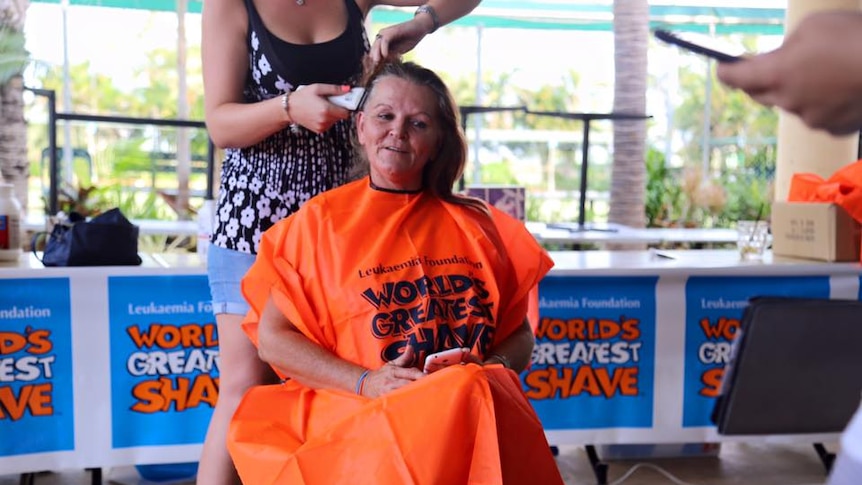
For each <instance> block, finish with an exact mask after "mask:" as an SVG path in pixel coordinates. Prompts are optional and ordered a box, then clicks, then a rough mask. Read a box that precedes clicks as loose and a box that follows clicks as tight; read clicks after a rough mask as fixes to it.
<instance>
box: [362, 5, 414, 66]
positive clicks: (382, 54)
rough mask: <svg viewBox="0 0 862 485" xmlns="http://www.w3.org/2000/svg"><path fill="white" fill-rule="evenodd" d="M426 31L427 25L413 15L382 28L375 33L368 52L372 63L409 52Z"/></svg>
mask: <svg viewBox="0 0 862 485" xmlns="http://www.w3.org/2000/svg"><path fill="white" fill-rule="evenodd" d="M428 32H429V29H428V26H427V25H425V24H423V23H422V22H421V19H419V18H415V17H414V18H413V19H411V20H408V21H407V22H402V23H400V24H395V25H391V26H389V27H386V28H385V29H382V30H381V31H380V32H378V33H377V37H376V38H375V39H374V45H372V46H371V51H370V52H369V53H368V54H369V55H370V56H371V61H372V63H373V64H375V65H376V64H377V63H379V62H380V61H382V60H384V59H395V58H398V57H400V56H401V55H402V54H405V53H407V52H410V51H411V50H413V48H414V47H416V45H417V44H419V41H421V40H422V39H423V38H424V37H425V36H426V35H428Z"/></svg>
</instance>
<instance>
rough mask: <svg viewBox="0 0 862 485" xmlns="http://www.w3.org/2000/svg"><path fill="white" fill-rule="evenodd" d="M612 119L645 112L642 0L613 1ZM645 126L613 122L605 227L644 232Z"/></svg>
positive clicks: (645, 31)
mask: <svg viewBox="0 0 862 485" xmlns="http://www.w3.org/2000/svg"><path fill="white" fill-rule="evenodd" d="M613 10H614V50H615V54H614V67H615V83H614V108H613V109H614V113H625V114H636V115H641V114H644V113H645V112H646V90H647V43H648V40H649V4H648V2H647V0H614V6H613ZM645 156H646V120H616V121H614V162H613V169H612V172H611V199H610V210H609V213H608V221H609V222H614V223H618V224H624V225H627V226H632V227H644V225H645V223H646V216H645V211H644V206H645V203H646V163H645Z"/></svg>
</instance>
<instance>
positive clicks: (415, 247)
mask: <svg viewBox="0 0 862 485" xmlns="http://www.w3.org/2000/svg"><path fill="white" fill-rule="evenodd" d="M491 212H492V217H488V216H486V215H484V214H481V213H479V212H478V211H475V210H473V209H470V208H467V207H463V206H460V205H455V204H451V203H446V202H443V201H440V200H439V199H437V198H435V197H433V196H431V195H429V194H427V193H419V194H404V193H391V192H384V191H377V190H373V189H371V188H370V187H369V184H368V180H367V179H364V180H360V181H357V182H354V183H351V184H347V185H345V186H342V187H340V188H337V189H334V190H331V191H329V192H326V193H324V194H321V195H319V196H317V197H315V198H314V199H312V200H310V201H309V202H308V203H306V204H305V205H304V206H303V208H302V209H301V210H300V211H299V212H297V213H296V214H294V215H293V216H290V217H288V218H287V219H285V220H283V221H281V222H279V223H277V224H276V225H275V226H273V227H272V228H271V229H270V230H268V231H267V232H266V233H265V234H264V236H263V240H262V241H261V245H260V248H261V249H260V251H259V253H258V257H257V260H256V262H255V264H254V265H253V266H252V268H251V269H250V270H249V272H248V273H247V275H246V277H245V278H244V279H243V293H244V294H245V296H246V299H247V300H248V301H249V303H250V305H251V308H252V309H251V311H250V312H249V314H248V315H247V317H246V319H245V322H244V324H243V326H244V329H246V331H247V332H248V334H249V336H250V337H251V338H252V340H253V341H254V342H255V343H256V342H257V333H256V330H257V320H258V318H259V315H260V312H261V311H262V310H263V307H264V304H265V303H266V301H267V299H268V298H269V297H270V296H271V297H272V299H273V302H274V303H275V304H276V306H277V307H278V308H279V309H280V310H281V311H282V313H284V315H285V316H286V317H287V318H288V319H289V320H290V321H291V322H292V323H293V324H294V325H295V326H296V327H297V329H298V330H299V331H300V332H302V333H303V334H304V335H305V336H306V337H307V338H309V339H310V340H311V341H313V342H315V343H316V344H318V345H320V346H321V347H323V348H325V349H327V350H328V351H330V352H332V353H333V354H335V355H336V356H338V357H340V358H342V359H345V360H348V361H350V362H353V363H355V364H357V365H359V366H362V367H365V368H368V369H377V368H379V367H380V366H382V365H383V364H384V363H385V362H387V361H390V360H393V359H395V358H396V357H397V356H399V355H401V353H402V352H403V349H404V348H405V346H407V345H410V346H412V347H413V348H414V350H415V351H416V361H415V362H414V365H415V366H417V367H418V366H419V365H420V364H421V363H422V362H423V361H424V358H425V356H427V355H428V354H431V353H434V352H437V351H440V350H444V349H447V348H455V347H469V348H470V349H471V352H472V353H473V354H474V355H476V356H477V357H479V358H480V359H482V358H485V356H486V353H487V352H488V350H489V349H491V348H493V346H494V345H495V343H496V342H499V341H501V340H502V339H505V338H506V337H508V336H509V335H511V333H512V332H514V331H515V330H516V329H518V328H519V327H520V326H521V325H522V323H523V318H524V315H525V314H526V312H527V308H528V301H529V300H530V299H531V298H530V297H531V290H532V289H534V288H535V287H536V285H537V284H538V281H539V280H540V279H541V278H542V277H543V276H544V275H545V274H546V273H547V271H548V270H549V269H550V268H551V266H552V264H553V263H552V261H551V260H550V258H549V257H548V255H547V253H546V252H545V251H544V250H543V249H541V247H540V246H539V245H538V243H537V242H536V240H535V238H534V237H533V236H532V235H531V234H530V233H529V232H528V231H527V230H526V228H525V227H524V224H523V223H522V222H520V221H518V220H516V219H514V218H512V217H510V216H508V215H506V214H504V213H502V212H500V211H498V210H496V209H494V208H491ZM447 371H448V369H447ZM441 372H442V371H441ZM439 374H440V375H439V376H438V375H437V374H431V375H429V376H428V377H425V378H423V379H421V380H420V381H418V382H416V383H414V384H412V385H410V386H406V387H405V388H403V389H402V390H399V391H398V392H396V393H392V394H391V395H388V396H384V397H381V398H378V399H374V400H370V399H366V398H364V397H359V396H355V395H352V394H350V393H345V392H340V391H332V390H313V389H309V388H306V387H304V386H302V385H301V384H298V383H297V382H295V381H288V382H287V383H285V384H283V385H280V386H272V387H259V388H255V389H253V390H252V391H250V392H249V393H248V394H247V395H246V397H245V398H244V400H243V403H242V404H241V405H240V407H239V409H238V410H237V412H236V414H235V416H234V418H233V421H232V423H231V431H230V434H229V438H228V447H229V449H230V451H231V455H232V457H233V459H234V463H235V464H236V466H237V469H238V471H239V473H240V476H241V478H242V479H243V481H244V482H245V483H254V484H255V485H258V484H268V483H305V484H309V485H310V484H318V483H319V484H324V483H325V484H331V483H341V482H340V481H339V480H340V479H341V478H344V483H351V484H352V483H366V482H363V481H362V480H364V479H361V476H363V475H365V476H367V477H368V480H370V481H368V482H367V483H384V484H385V483H393V484H395V483H399V484H400V483H415V484H426V483H429V484H430V483H488V484H491V483H503V480H504V479H505V481H506V483H525V482H522V481H520V480H519V479H517V478H514V479H513V480H514V481H510V479H509V474H515V475H517V474H519V473H521V471H524V470H527V469H529V471H530V473H531V476H534V477H535V476H544V475H543V474H549V476H556V478H557V479H559V472H558V470H557V468H556V465H555V464H554V462H553V457H552V456H551V455H550V450H549V447H548V444H547V441H546V440H545V438H544V432H543V430H542V428H541V423H540V422H539V421H538V418H537V417H536V416H535V412H534V411H533V409H532V407H531V406H530V404H529V401H528V400H527V399H526V396H524V394H523V390H522V389H521V387H520V382H519V381H518V379H517V376H515V374H514V373H513V372H510V371H505V370H503V369H502V368H498V369H497V370H494V367H493V366H492V367H488V368H480V367H479V366H464V367H459V368H457V369H455V370H452V371H449V372H445V373H439ZM501 374H502V375H504V376H506V377H501ZM447 376H448V377H447ZM449 379H451V381H450V380H449ZM433 383H437V384H436V385H434V384H433ZM402 391H403V392H402ZM504 395H505V396H508V399H501V398H500V397H501V396H504ZM499 427H504V428H505V429H507V432H506V433H497V432H495V429H498V428H499ZM509 427H511V428H512V431H511V432H509V431H508V428H509ZM480 431H481V432H480ZM498 440H499V441H498ZM450 442H457V444H455V445H452V444H451V443H450ZM521 443H523V444H525V445H527V444H529V445H531V448H530V449H529V450H527V449H525V448H522V447H521V445H520V444H521ZM450 446H454V450H450V449H448V448H449V447H450ZM535 447H537V448H536V450H533V449H532V448H535ZM515 450H517V452H515ZM501 454H502V455H501ZM513 455H519V456H521V457H522V459H523V457H528V456H529V457H531V458H530V460H531V461H533V462H535V463H533V464H524V466H521V464H513V463H508V461H509V460H510V458H511V457H512V456H513ZM502 457H505V458H506V459H505V460H504V459H503V458H502ZM537 466H540V467H543V469H542V470H536V469H535V468H536V467H537ZM522 469H523V470H522ZM351 470H352V471H351ZM340 473H347V474H349V475H345V476H344V477H341V476H340V475H339V474H340ZM381 475H382V476H381ZM473 476H476V477H484V478H482V479H481V480H479V481H475V482H474V481H469V482H468V481H467V480H468V479H469V477H473ZM513 476H514V475H513ZM520 476H521V477H523V475H520ZM287 477H290V478H289V479H288V478H287ZM300 477H303V478H302V479H300ZM408 477H414V478H412V479H411V480H413V481H409V480H407V478H408ZM434 477H437V478H434ZM440 477H457V478H452V480H449V479H448V478H447V479H446V480H443V481H440V480H441V479H440ZM291 480H299V481H291ZM384 480H389V481H384ZM471 480H472V479H471ZM528 482H532V481H528ZM535 483H562V481H561V480H557V481H554V480H551V481H547V482H542V481H539V482H535Z"/></svg>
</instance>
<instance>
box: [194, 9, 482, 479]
mask: <svg viewBox="0 0 862 485" xmlns="http://www.w3.org/2000/svg"><path fill="white" fill-rule="evenodd" d="M478 4H479V0H431V1H430V2H428V3H423V2H422V1H417V0H412V1H411V0H387V1H375V0H210V1H207V2H206V4H205V6H204V9H203V16H202V17H203V18H202V22H203V26H202V57H203V80H204V92H205V111H206V124H207V130H208V132H209V136H210V137H211V138H212V140H213V142H214V143H215V144H216V146H218V147H220V148H224V149H225V157H224V160H223V165H222V172H221V184H220V187H219V193H218V205H217V211H216V218H215V229H214V231H213V238H212V244H211V246H210V249H209V252H208V257H207V258H208V260H207V270H208V273H209V282H210V289H211V292H212V298H213V309H214V312H215V314H216V323H217V325H218V332H219V351H220V365H219V379H220V382H219V386H220V388H219V400H218V404H217V405H216V408H215V411H214V413H213V416H212V420H211V422H210V426H209V430H208V432H207V437H206V440H205V442H204V446H203V453H202V456H201V460H200V466H199V468H198V470H199V471H198V481H197V483H198V484H201V485H219V484H234V483H239V479H238V477H237V476H236V472H235V470H234V467H233V463H232V462H231V460H230V457H229V456H228V453H227V449H226V447H225V436H226V432H227V426H228V422H229V420H230V417H231V415H233V412H234V410H235V409H236V406H237V404H238V402H239V400H240V399H241V397H242V396H243V394H244V393H245V391H246V390H247V389H248V388H249V387H251V386H254V385H257V384H261V383H264V382H268V381H269V380H271V379H272V377H273V376H272V373H271V371H270V370H269V367H268V366H266V365H264V364H263V363H262V362H261V361H260V360H259V359H258V357H257V352H256V350H255V349H254V347H253V346H252V345H251V343H250V342H249V341H248V338H246V336H245V335H243V333H242V330H241V329H240V326H239V324H240V321H241V320H242V317H243V315H245V313H246V312H247V311H248V305H247V304H246V303H245V300H244V299H243V297H242V294H241V293H240V287H239V281H240V279H241V278H242V276H243V275H244V274H245V272H246V271H247V270H248V268H249V267H250V266H251V264H252V263H253V262H254V259H255V255H256V253H257V250H258V244H259V243H260V240H261V236H262V235H263V233H264V231H266V230H267V229H268V228H269V227H270V226H272V225H273V224H275V223H276V222H278V221H279V220H281V219H283V218H285V217H287V216H288V215H290V214H292V213H294V212H296V211H297V210H298V209H299V207H300V206H301V205H302V204H303V203H305V202H306V201H308V200H309V199H310V198H311V197H313V196H314V195H316V194H318V193H320V192H323V191H326V190H329V189H331V188H333V187H337V186H339V185H341V184H343V183H344V182H346V181H347V180H348V177H349V174H350V171H351V168H352V165H353V154H352V150H351V146H350V141H349V140H350V134H351V132H352V131H353V122H352V119H351V117H350V112H349V111H348V110H346V109H344V108H341V107H339V106H336V105H335V104H333V103H331V102H329V101H328V99H327V98H328V97H329V96H332V95H338V94H342V93H344V92H346V91H347V90H348V89H349V87H350V86H351V85H353V84H355V83H356V82H357V80H358V77H359V75H360V73H361V72H362V68H363V61H364V60H366V59H367V60H369V61H372V62H379V61H380V60H382V59H385V58H388V57H397V56H399V55H401V54H403V53H405V52H407V51H409V50H411V49H412V48H413V47H415V46H416V45H417V44H418V43H419V42H420V41H421V40H422V39H423V38H424V37H425V36H426V35H428V34H431V33H432V32H434V31H435V30H437V29H438V28H439V27H441V26H442V25H445V24H446V23H449V22H451V21H453V20H455V19H457V18H459V17H462V16H464V15H466V14H468V13H469V12H471V11H472V10H473V9H474V8H475V7H476V6H477V5H478ZM378 5H390V6H403V7H411V6H413V7H419V8H417V9H416V11H415V15H414V16H413V17H412V18H411V19H409V20H408V21H406V22H403V23H401V24H397V25H393V26H390V27H387V28H385V29H382V30H381V31H380V32H379V33H378V34H377V37H376V38H375V40H374V45H373V46H370V47H369V41H368V36H367V34H366V32H365V28H364V21H365V18H366V16H367V15H368V12H369V11H370V10H371V9H372V8H373V7H375V6H378ZM299 86H306V87H305V88H303V89H302V90H297V88H298V87H299Z"/></svg>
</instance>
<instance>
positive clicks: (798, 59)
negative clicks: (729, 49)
mask: <svg viewBox="0 0 862 485" xmlns="http://www.w3.org/2000/svg"><path fill="white" fill-rule="evenodd" d="M860 55H862V13H858V12H846V11H826V12H818V13H814V14H811V15H809V16H808V17H806V18H805V19H803V20H802V21H801V22H800V23H799V25H798V26H797V27H796V29H795V30H793V31H792V32H791V33H790V34H789V35H788V36H787V38H786V39H785V40H784V43H783V44H782V46H781V47H779V48H778V49H776V50H774V51H772V52H767V53H765V54H760V55H756V56H752V57H749V58H746V59H745V60H742V61H740V62H734V63H720V64H719V65H718V67H717V70H716V73H717V75H718V78H719V79H720V80H721V81H722V82H723V83H724V84H726V85H728V86H730V87H733V88H738V89H742V90H743V91H745V92H746V93H748V94H749V95H750V96H751V97H752V98H753V99H754V100H755V101H757V102H759V103H761V104H764V105H766V106H778V107H780V108H782V109H784V110H786V111H789V112H791V113H794V114H796V115H798V116H799V117H800V118H801V119H802V121H804V122H805V124H807V125H808V126H809V127H811V128H815V129H823V130H826V131H828V132H830V133H832V134H834V135H844V134H848V133H855V132H858V131H859V129H860V127H862V60H860Z"/></svg>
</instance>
